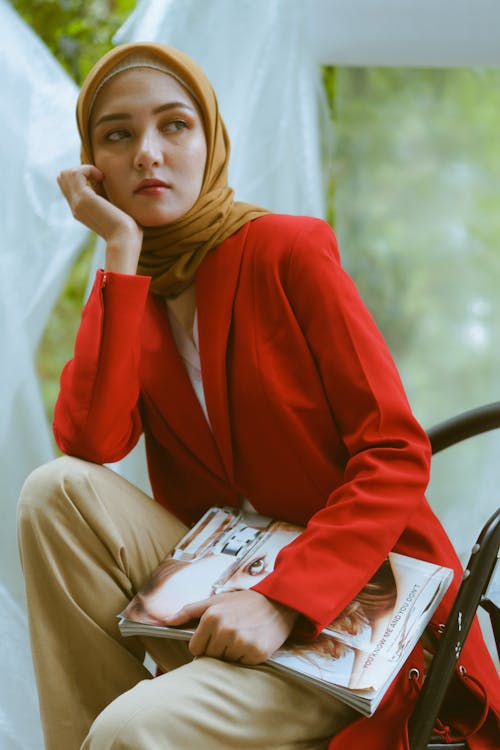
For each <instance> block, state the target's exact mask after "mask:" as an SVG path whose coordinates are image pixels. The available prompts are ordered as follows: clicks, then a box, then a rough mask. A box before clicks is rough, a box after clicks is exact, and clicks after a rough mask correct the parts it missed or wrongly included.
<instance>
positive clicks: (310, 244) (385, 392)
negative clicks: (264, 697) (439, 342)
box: [255, 220, 430, 635]
mask: <svg viewBox="0 0 500 750" xmlns="http://www.w3.org/2000/svg"><path fill="white" fill-rule="evenodd" d="M284 285H285V288H286V294H287V298H288V300H289V303H290V305H291V307H292V309H293V313H294V316H295V318H296V320H297V321H298V323H299V325H300V327H301V329H302V332H303V335H304V337H305V339H306V341H307V342H308V346H309V348H310V351H311V354H312V357H313V358H314V361H315V363H316V367H317V370H318V373H319V376H320V378H321V381H322V383H323V388H324V390H325V393H326V396H327V399H328V403H329V406H330V409H331V417H332V420H334V423H335V425H336V429H337V431H338V434H339V437H340V440H341V441H342V443H343V445H344V446H345V449H346V455H347V460H346V464H345V469H344V478H343V482H342V483H341V484H340V486H338V487H335V488H332V491H331V494H330V495H329V497H328V499H327V502H326V505H325V507H324V508H323V509H322V510H320V511H319V512H317V513H315V514H314V515H313V516H312V518H311V519H310V521H309V523H308V525H307V527H306V529H305V531H304V532H303V533H302V534H301V535H300V537H298V538H297V539H296V540H295V541H294V542H292V543H291V544H290V545H288V546H287V547H286V548H284V550H282V552H281V553H280V555H279V556H278V558H277V561H276V565H275V568H274V571H273V572H272V573H271V574H270V575H268V576H267V577H266V578H265V579H264V580H263V581H262V582H260V583H259V584H258V585H257V586H255V589H256V590H257V591H259V592H260V593H262V594H265V595H266V596H269V597H270V598H273V599H275V600H277V601H280V602H282V603H284V604H287V605H288V606H290V607H292V608H295V609H298V610H299V611H300V612H302V613H303V614H304V615H305V616H306V618H307V619H308V621H309V625H311V624H312V626H313V627H312V630H311V631H310V634H311V635H315V634H317V633H318V632H319V631H320V630H321V629H322V628H323V627H325V626H326V625H328V624H329V623H330V622H331V621H332V620H333V619H334V618H335V617H336V616H337V615H338V614H339V613H340V612H341V611H342V610H343V609H344V607H345V606H346V605H347V604H348V603H349V602H350V601H351V599H352V598H353V597H354V596H355V595H356V594H357V593H358V592H359V591H360V589H361V588H362V587H363V586H364V585H365V583H366V582H367V581H368V580H369V579H370V578H371V576H372V575H373V574H374V573H375V571H376V570H377V569H378V567H379V566H380V565H381V564H382V562H383V560H384V559H385V558H386V556H387V554H388V553H389V551H390V550H392V549H393V548H394V546H395V545H396V543H397V541H398V539H399V537H400V536H401V534H402V533H403V531H404V530H405V528H406V527H407V525H408V523H409V520H410V518H411V516H412V514H413V513H414V512H415V510H416V508H417V507H418V506H419V505H420V504H421V503H423V502H425V498H424V492H425V488H426V486H427V483H428V479H429V465H430V447H429V442H428V439H427V436H426V434H425V432H424V431H423V430H422V428H421V427H420V426H419V425H418V423H417V422H416V420H415V419H414V417H413V415H412V413H411V409H410V406H409V404H408V401H407V398H406V395H405V392H404V389H403V385H402V383H401V380H400V377H399V374H398V372H397V369H396V366H395V364H394V362H393V359H392V357H391V355H390V353H389V350H388V348H387V346H386V344H385V342H384V340H383V338H382V336H381V334H380V332H379V330H378V328H377V326H376V324H375V322H374V321H373V319H372V317H371V315H370V313H369V312H368V310H367V308H366V307H365V305H364V303H363V302H362V300H361V299H360V296H359V294H358V292H357V291H356V288H355V285H354V283H353V282H352V280H351V279H350V278H349V276H348V275H347V274H346V273H345V272H344V271H343V269H342V268H341V265H340V261H339V256H338V251H337V245H336V240H335V237H334V234H333V232H332V231H331V228H330V227H329V226H328V225H327V224H326V223H325V222H321V221H319V220H313V221H310V222H309V223H307V224H306V226H305V228H304V229H303V231H302V232H301V233H300V234H299V235H298V237H297V239H296V241H295V243H294V245H293V247H292V250H291V254H290V257H289V263H288V267H287V272H286V276H285V281H284Z"/></svg>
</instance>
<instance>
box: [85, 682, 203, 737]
mask: <svg viewBox="0 0 500 750" xmlns="http://www.w3.org/2000/svg"><path fill="white" fill-rule="evenodd" d="M165 677H167V680H168V676H167V675H164V676H163V677H162V678H156V679H153V680H142V681H141V682H139V683H137V685H135V686H134V687H133V688H131V689H130V690H128V691H127V692H126V693H123V694H122V695H120V696H118V698H115V700H114V701H112V703H110V704H109V705H108V706H107V707H106V708H105V709H104V710H103V711H102V712H101V713H100V714H99V716H98V717H97V718H96V719H95V721H94V723H93V724H92V726H91V728H90V731H89V733H88V735H87V738H86V740H85V742H84V743H83V745H82V748H81V750H150V748H155V747H159V746H161V747H163V748H165V750H167V749H168V750H180V749H181V748H187V747H198V746H199V744H201V742H198V739H200V738H199V737H198V734H197V733H196V732H195V736H193V733H192V725H193V723H196V722H193V717H194V716H195V715H196V714H195V712H196V706H195V705H193V702H192V701H191V702H189V701H188V703H187V704H186V702H185V701H184V700H182V698H181V697H180V696H177V694H176V689H175V684H174V682H173V681H172V682H171V684H170V685H169V686H170V688H171V689H170V690H168V692H164V690H161V691H160V693H159V694H158V693H157V691H156V687H157V685H158V682H157V680H158V679H160V680H163V679H164V678H165Z"/></svg>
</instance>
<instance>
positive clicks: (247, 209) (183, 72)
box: [77, 43, 268, 296]
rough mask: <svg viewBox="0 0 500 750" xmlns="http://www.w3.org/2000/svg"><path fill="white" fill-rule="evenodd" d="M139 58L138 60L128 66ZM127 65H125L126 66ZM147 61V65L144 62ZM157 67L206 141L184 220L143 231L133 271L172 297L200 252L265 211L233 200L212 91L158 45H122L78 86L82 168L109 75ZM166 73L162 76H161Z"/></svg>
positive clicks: (174, 53) (195, 69) (88, 160)
mask: <svg viewBox="0 0 500 750" xmlns="http://www.w3.org/2000/svg"><path fill="white" fill-rule="evenodd" d="M134 60H136V61H137V60H140V62H134ZM128 61H130V64H127V63H128ZM148 61H150V63H151V64H150V65H149V63H148ZM148 65H149V67H152V68H158V67H160V68H161V69H162V70H164V71H165V74H166V75H167V74H170V75H172V76H173V77H174V78H175V79H176V80H177V81H178V82H179V83H181V84H182V85H183V86H184V87H185V88H186V90H187V91H188V93H189V94H190V95H191V96H192V97H193V98H194V100H195V102H196V104H197V105H198V108H199V111H200V114H201V119H202V122H203V126H204V130H205V137H206V141H207V161H206V165H205V173H204V177H203V183H202V186H201V191H200V194H199V196H198V199H197V201H196V203H195V204H194V206H192V208H191V209H190V210H189V211H188V212H187V213H185V214H184V216H182V217H180V218H179V219H177V220H175V221H173V222H172V223H170V224H166V225H164V226H159V227H143V232H144V236H143V244H142V250H141V255H140V258H139V265H138V273H140V274H144V275H146V276H151V277H152V281H151V290H152V291H153V292H155V293H156V294H160V295H163V296H176V295H178V294H180V292H182V291H183V290H184V289H186V288H187V287H188V286H189V285H190V284H191V282H192V281H193V280H194V277H195V275H196V271H197V270H198V268H199V266H200V264H201V263H202V261H203V259H204V257H205V256H206V254H207V253H208V252H209V251H210V250H213V249H214V248H215V247H217V246H218V245H219V244H220V243H221V242H222V241H223V240H225V239H226V238H227V237H229V236H230V235H232V234H234V232H236V231H237V230H238V229H239V228H240V227H242V226H243V224H246V223H247V222H248V221H251V220H252V219H255V218H257V217H258V216H262V215H263V214H266V213H268V211H267V210H266V209H263V208H259V207H258V206H253V205H251V204H248V203H241V202H235V201H234V199H233V191H232V189H231V188H230V187H228V184H227V171H228V162H229V151H230V145H229V138H228V135H227V131H226V128H225V125H224V122H223V120H222V118H221V116H220V113H219V107H218V104H217V98H216V96H215V92H214V90H213V88H212V85H211V84H210V81H209V80H208V78H207V77H206V75H205V73H204V72H203V71H202V69H201V68H200V67H199V66H198V65H197V64H196V63H195V62H194V61H193V60H191V58H189V57H188V56H187V55H186V54H184V53H183V52H181V51H180V50H177V49H175V48H173V47H168V46H166V45H163V44H149V43H131V44H122V45H119V46H117V47H115V48H114V49H112V50H111V51H110V52H108V53H107V54H106V55H104V57H102V58H101V59H100V60H99V61H98V62H97V63H96V65H95V66H94V67H93V68H92V70H91V71H90V73H89V74H88V76H87V78H86V79H85V81H84V84H83V86H82V89H81V92H80V96H79V98H78V103H77V122H78V129H79V131H80V137H81V142H82V149H81V160H82V163H83V164H93V155H92V146H91V142H90V132H89V123H90V116H91V111H92V106H93V104H94V101H95V99H96V96H97V94H98V93H99V92H100V90H101V89H102V88H104V87H105V85H106V82H107V81H108V80H109V79H110V78H112V77H113V76H114V75H118V74H119V73H120V72H122V71H124V70H127V69H130V68H132V67H139V66H140V67H148ZM167 71H168V73H167Z"/></svg>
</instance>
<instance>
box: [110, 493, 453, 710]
mask: <svg viewBox="0 0 500 750" xmlns="http://www.w3.org/2000/svg"><path fill="white" fill-rule="evenodd" d="M301 531H302V529H301V527H299V526H295V525H293V524H289V523H286V522H284V521H273V520H272V519H270V518H266V517H264V516H259V515H258V514H256V513H244V512H239V511H236V510H234V509H232V508H211V509H210V510H208V511H207V512H206V513H205V514H204V516H203V517H202V518H201V519H200V521H199V522H198V523H197V524H196V525H195V526H194V527H193V528H192V529H191V530H190V531H189V532H188V533H187V534H186V536H184V537H183V538H182V539H181V541H180V542H179V543H178V544H177V546H176V548H175V550H174V551H173V552H172V554H171V555H169V556H168V557H167V558H166V559H165V560H164V562H163V563H161V565H160V566H159V567H158V568H157V570H156V571H155V573H154V574H153V576H152V578H151V579H150V580H149V582H148V583H147V584H146V585H145V586H144V587H143V588H142V589H141V590H140V591H139V592H138V593H137V594H136V596H135V597H134V598H133V599H132V601H131V602H130V604H129V605H128V606H127V607H126V608H125V609H124V610H123V612H121V613H120V615H119V616H118V618H119V627H120V631H121V632H122V634H123V635H141V634H143V635H150V636H151V635H155V636H159V637H165V638H182V639H189V638H190V637H191V635H192V633H193V628H194V627H195V623H193V627H191V628H190V627H186V626H181V627H169V626H166V625H165V624H164V623H165V620H167V619H168V618H169V617H170V616H172V615H174V614H175V613H176V612H178V611H179V609H181V608H182V607H183V606H184V605H186V604H189V603H192V602H195V601H198V600H200V599H205V598H207V597H209V596H211V595H214V594H218V593H220V592H222V591H230V590H234V589H245V588H250V587H251V586H253V585H254V584H256V583H257V582H258V581H259V580H261V579H262V578H264V577H265V576H266V575H267V574H268V573H269V572H270V571H271V570H272V569H273V567H274V562H275V560H276V557H277V555H278V552H279V551H280V549H281V548H282V547H284V546H286V545H287V544H289V543H290V542H291V541H292V540H293V539H295V537H297V536H298V535H299V534H300V533H301ZM451 578H452V571H451V570H450V569H449V568H443V567H440V566H438V565H433V564H432V563H427V562H424V561H421V560H416V559H414V558H410V557H406V556H404V555H399V554H397V553H390V554H389V557H388V558H387V560H386V561H385V562H384V563H383V565H382V566H381V567H380V569H379V570H378V571H377V573H376V574H375V575H374V576H373V577H372V579H371V580H370V581H369V582H368V584H367V585H366V586H365V587H364V588H363V589H362V591H360V593H359V594H358V596H357V597H356V598H355V599H354V600H353V601H352V602H351V603H350V604H349V605H348V606H347V607H346V609H345V610H344V611H343V612H342V613H341V614H340V615H339V616H338V617H337V618H336V619H335V621H334V622H332V623H331V624H330V625H329V626H328V627H327V628H325V629H324V630H323V632H322V633H321V634H320V635H319V637H318V638H316V639H315V640H314V641H312V642H308V643H294V642H290V641H287V642H286V644H284V645H283V646H282V647H281V648H280V649H279V650H278V651H276V653H275V654H273V656H272V657H271V658H270V659H269V660H268V663H269V664H271V665H273V666H274V667H276V668H277V669H280V670H282V671H286V672H288V673H290V674H291V675H293V676H295V677H297V678H300V679H303V680H307V681H309V682H312V683H314V684H315V685H317V686H318V687H321V688H323V689H325V690H327V691H329V692H331V693H332V694H334V695H336V696H337V697H338V698H340V699H342V700H343V701H344V702H346V703H348V704H349V705H351V706H353V707H354V708H356V709H357V710H358V711H360V712H361V713H363V714H365V715H367V716H369V715H371V714H372V713H373V712H374V711H375V709H376V707H377V706H378V704H379V703H380V701H381V699H382V697H383V695H384V693H385V691H386V689H387V688H388V687H389V685H390V683H391V682H392V680H393V678H394V677H395V675H396V674H397V672H398V671H399V669H400V668H401V666H402V665H403V663H404V662H405V661H406V658H407V656H408V655H409V653H410V652H411V650H412V649H413V647H414V646H415V644H416V643H417V641H418V639H419V638H420V636H421V635H422V633H423V631H424V629H425V627H426V625H427V623H428V622H429V620H430V618H431V617H432V614H433V613H434V611H435V609H436V607H437V605H438V604H439V602H440V601H441V599H442V597H443V595H444V593H445V591H446V589H447V588H448V585H449V583H450V581H451Z"/></svg>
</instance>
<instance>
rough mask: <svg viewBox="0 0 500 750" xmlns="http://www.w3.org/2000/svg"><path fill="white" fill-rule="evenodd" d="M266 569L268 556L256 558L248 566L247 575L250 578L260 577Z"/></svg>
mask: <svg viewBox="0 0 500 750" xmlns="http://www.w3.org/2000/svg"><path fill="white" fill-rule="evenodd" d="M265 569H266V556H265V555H263V556H262V557H256V558H255V560H252V561H251V562H249V563H248V565H247V566H246V571H245V572H246V573H248V575H250V576H260V575H261V573H263V572H264V571H265Z"/></svg>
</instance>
